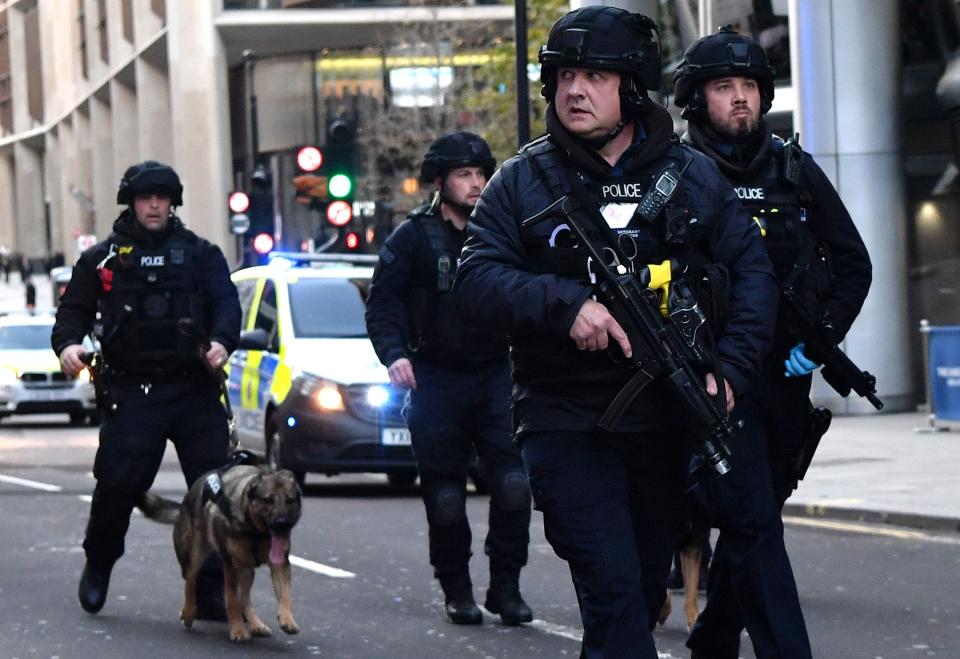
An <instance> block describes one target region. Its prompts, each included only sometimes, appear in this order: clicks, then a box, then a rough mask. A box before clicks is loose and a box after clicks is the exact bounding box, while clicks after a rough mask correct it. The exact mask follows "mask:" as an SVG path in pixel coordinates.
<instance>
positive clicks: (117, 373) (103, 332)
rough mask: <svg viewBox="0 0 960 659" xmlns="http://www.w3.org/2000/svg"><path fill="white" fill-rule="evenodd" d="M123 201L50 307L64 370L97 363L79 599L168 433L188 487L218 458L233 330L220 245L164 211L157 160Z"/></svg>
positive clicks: (92, 589)
mask: <svg viewBox="0 0 960 659" xmlns="http://www.w3.org/2000/svg"><path fill="white" fill-rule="evenodd" d="M117 203H118V204H120V205H123V206H126V208H125V209H124V210H123V211H122V212H121V213H120V216H119V217H118V218H117V220H116V221H115V222H114V224H113V232H112V233H111V234H110V235H109V236H108V237H107V239H106V240H104V241H102V242H100V243H98V244H97V245H95V246H93V247H91V248H90V249H88V250H87V251H85V252H83V254H81V255H80V258H79V260H78V261H77V264H76V266H75V267H74V269H73V275H72V278H71V280H70V283H69V284H68V286H67V289H66V291H65V293H64V294H63V298H62V300H61V302H60V306H59V309H58V310H57V320H56V323H55V325H54V328H53V334H52V345H53V349H54V350H55V351H56V353H57V354H58V355H59V357H60V364H61V367H62V368H63V371H64V372H65V373H67V374H70V375H76V374H77V373H79V372H80V371H81V370H82V369H83V368H84V367H86V361H87V358H88V354H87V348H86V347H84V345H83V340H84V337H85V336H87V335H88V334H90V333H91V332H92V333H93V334H94V336H95V337H96V338H97V339H98V340H99V344H100V351H101V352H100V355H99V356H98V357H97V359H98V360H100V359H101V358H102V361H101V362H100V363H99V364H97V365H96V369H95V378H96V385H97V389H98V399H99V403H100V407H101V411H102V414H103V423H102V425H101V427H100V446H99V449H98V450H97V455H96V458H95V462H94V467H93V472H94V476H95V478H96V481H97V483H96V487H95V488H94V492H93V501H92V503H91V505H90V519H89V522H88V524H87V529H86V536H85V539H84V542H83V548H84V552H85V553H86V565H85V567H84V570H83V574H82V576H81V578H80V586H79V598H80V605H81V606H82V607H83V609H84V610H86V611H88V612H90V613H96V612H98V611H99V610H100V609H101V608H102V607H103V605H104V602H105V601H106V597H107V589H108V586H109V583H110V574H111V571H112V569H113V565H114V563H115V562H116V561H117V559H119V558H120V556H122V555H123V552H124V536H125V535H126V532H127V528H128V526H129V523H130V513H131V511H132V510H133V507H134V505H135V504H136V503H137V501H138V499H139V498H140V496H141V495H142V493H143V492H146V491H147V490H148V489H149V488H150V485H151V484H152V483H153V479H154V477H155V476H156V474H157V472H158V470H159V469H160V464H161V461H162V458H163V454H164V450H165V449H166V443H167V440H168V439H169V440H171V441H172V442H173V443H174V445H175V446H176V449H177V455H178V457H179V459H180V466H181V469H182V471H183V475H184V477H185V478H186V481H187V484H188V485H189V484H191V483H192V482H193V481H194V480H196V479H197V478H198V477H199V476H200V475H202V474H203V473H205V472H207V471H210V470H212V469H216V468H217V467H219V466H221V465H222V464H224V462H226V460H227V452H228V427H227V420H226V414H225V411H224V408H223V406H222V404H221V403H220V401H219V397H220V386H219V380H218V379H216V378H215V376H214V375H213V373H214V372H215V371H216V370H217V369H219V368H221V367H222V366H223V364H224V363H225V362H226V360H227V357H228V355H229V354H230V352H231V351H232V350H233V349H234V348H235V347H236V345H237V342H238V341H239V335H240V318H241V311H240V303H239V299H238V297H237V290H236V287H235V286H234V285H233V282H232V281H231V280H230V272H229V267H228V265H227V261H226V259H225V258H224V255H223V253H222V252H221V251H220V248H219V247H217V246H216V245H213V244H211V243H210V242H208V241H206V240H204V239H203V238H200V237H199V236H197V235H196V234H194V233H193V232H192V231H190V230H188V229H187V228H186V227H185V226H184V223H183V222H182V221H181V219H180V218H179V217H178V216H177V215H176V213H175V210H176V208H177V207H178V206H180V205H181V204H182V203H183V186H182V184H181V182H180V178H179V177H178V176H177V173H176V172H175V171H174V170H173V169H172V168H171V167H169V166H168V165H165V164H162V163H159V162H156V161H152V160H147V161H144V162H141V163H138V164H135V165H132V166H131V167H129V168H128V169H127V170H126V171H125V172H124V174H123V178H122V179H121V181H120V187H119V190H118V191H117ZM198 609H199V611H198V615H199V617H201V618H205V619H217V620H225V619H226V617H225V611H224V609H223V575H222V570H221V568H220V566H219V564H218V562H211V563H210V564H208V565H207V566H206V567H205V569H204V570H203V572H202V573H201V575H200V577H199V578H198Z"/></svg>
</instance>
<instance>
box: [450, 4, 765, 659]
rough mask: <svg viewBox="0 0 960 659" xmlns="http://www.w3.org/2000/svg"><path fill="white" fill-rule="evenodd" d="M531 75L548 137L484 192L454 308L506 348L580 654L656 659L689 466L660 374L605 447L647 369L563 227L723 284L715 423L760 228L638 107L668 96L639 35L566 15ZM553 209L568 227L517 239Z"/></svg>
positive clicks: (630, 265)
mask: <svg viewBox="0 0 960 659" xmlns="http://www.w3.org/2000/svg"><path fill="white" fill-rule="evenodd" d="M539 59H540V64H541V81H542V82H543V90H542V93H543V95H544V96H545V97H546V99H547V101H548V106H547V111H546V128H547V131H548V134H547V135H546V136H545V137H543V138H540V139H538V140H534V141H533V142H531V143H530V144H528V145H527V146H526V147H524V148H523V149H522V151H521V153H520V154H519V155H518V156H516V157H514V158H512V159H510V160H508V161H506V162H505V163H504V164H503V166H502V167H501V169H500V170H499V171H498V172H497V174H495V175H494V177H493V178H492V179H491V181H490V183H489V184H488V185H487V187H486V188H485V189H484V191H483V193H482V194H481V195H480V199H479V201H478V202H477V206H476V210H475V212H474V215H473V217H472V220H471V224H470V227H469V229H468V231H469V238H468V239H467V242H466V244H465V247H464V252H463V262H462V263H461V266H460V270H459V271H458V284H457V286H458V298H459V300H460V302H461V304H462V305H463V307H464V310H465V311H466V312H467V313H469V314H470V315H471V317H476V318H477V319H478V320H480V319H482V320H484V321H486V322H489V323H492V324H493V325H495V326H497V327H500V328H502V329H503V330H505V331H507V332H508V333H509V336H510V341H511V360H512V363H513V378H514V390H513V395H514V409H513V417H514V423H515V426H516V432H517V438H518V441H519V443H520V446H521V450H522V455H523V459H524V464H525V466H526V468H527V473H528V475H529V480H530V485H531V490H532V493H533V498H534V502H535V505H536V507H537V508H538V509H539V510H541V511H542V512H543V516H544V527H545V531H546V537H547V539H548V540H549V542H550V543H551V545H552V546H553V548H554V551H555V552H556V553H557V555H558V556H559V557H560V558H562V559H564V560H565V561H567V562H568V564H569V566H570V570H571V573H572V577H573V582H574V586H575V589H576V593H577V597H578V600H579V605H580V612H581V617H582V620H583V628H584V635H583V648H582V652H581V656H584V657H656V656H657V652H656V649H655V647H654V641H653V636H652V633H651V630H652V629H653V626H654V625H655V623H656V615H657V612H658V610H659V608H660V606H661V604H662V603H663V596H664V592H665V583H666V577H667V572H668V570H669V564H670V557H671V554H672V548H673V542H674V536H675V534H676V527H677V523H678V518H679V507H680V501H681V494H682V492H683V486H684V481H685V479H686V475H687V467H688V463H689V460H690V457H691V453H690V442H688V441H685V440H684V437H685V436H686V433H685V432H684V428H685V425H684V420H685V416H686V414H685V412H684V411H683V410H682V409H681V408H680V407H679V405H678V399H679V396H677V395H675V392H674V391H673V390H672V389H671V387H670V383H668V382H667V378H666V377H658V378H655V379H653V381H652V382H649V383H648V384H647V386H646V387H645V388H643V389H642V390H641V391H640V392H639V394H638V395H637V396H636V397H635V398H634V399H633V402H632V403H631V404H630V405H629V406H627V407H626V408H625V409H622V410H621V411H622V416H621V417H620V420H619V423H617V424H616V425H615V427H614V428H613V429H612V430H603V429H601V428H600V427H599V424H601V423H603V418H604V413H605V411H606V410H608V409H609V408H611V407H613V406H612V405H611V401H613V400H614V398H615V397H616V396H617V395H618V393H619V392H621V390H623V388H624V385H625V384H626V383H628V382H630V381H633V380H634V378H636V377H637V376H640V377H644V372H643V369H640V368H638V367H637V366H636V364H640V363H648V364H649V365H650V366H651V369H653V368H656V367H657V365H656V364H654V363H653V362H652V361H649V362H647V361H645V355H646V354H648V351H650V353H649V354H652V349H651V348H650V346H649V345H643V344H642V343H639V342H638V343H637V344H634V343H633V342H631V341H629V340H628V339H627V333H626V331H625V328H624V326H623V324H622V322H621V321H622V320H623V318H622V317H621V318H615V317H614V316H613V315H612V314H611V310H610V309H609V308H608V307H607V306H606V305H604V304H603V303H601V302H599V301H598V300H596V299H594V296H595V295H600V294H601V293H603V291H604V288H605V287H604V286H598V285H597V284H598V283H599V280H598V278H597V272H598V271H597V266H596V263H595V262H594V259H593V258H592V257H590V256H588V254H587V252H586V251H585V250H584V244H583V243H584V241H583V240H581V238H580V237H579V236H577V235H574V234H573V233H572V232H571V230H570V229H571V222H572V220H573V219H576V220H577V225H582V227H585V234H584V235H588V236H589V237H590V242H591V243H593V242H595V243H596V244H598V245H600V246H601V248H602V252H603V254H605V255H606V259H605V260H607V261H609V262H608V263H607V265H609V266H610V267H611V268H616V270H617V271H618V272H624V271H632V272H635V273H636V274H637V275H639V274H640V273H641V271H642V270H644V269H646V270H651V269H650V268H648V267H647V265H648V264H660V266H661V278H662V274H663V273H662V268H663V266H664V262H666V268H667V272H668V273H670V275H669V276H670V277H679V275H680V274H681V273H683V272H684V271H686V272H688V273H690V278H689V280H690V281H698V282H699V280H700V276H701V273H702V274H703V275H704V276H706V275H707V273H711V272H712V273H715V274H717V276H716V277H713V278H712V279H713V280H714V282H715V286H714V287H713V288H714V289H715V290H714V292H715V294H716V295H715V296H714V297H716V298H717V299H718V301H721V302H722V301H723V300H726V299H728V298H729V300H730V303H729V305H723V304H722V303H721V304H718V305H717V306H718V308H720V307H724V309H725V312H726V315H727V316H728V320H727V322H726V325H725V328H724V330H723V333H722V334H720V335H718V336H717V343H716V348H717V351H716V352H717V354H718V355H719V360H718V361H719V368H718V369H716V370H715V371H714V372H713V373H711V374H709V375H706V382H705V380H704V375H698V376H697V381H696V386H697V387H705V388H706V391H707V392H708V393H709V394H710V395H711V396H714V398H712V399H710V400H711V401H712V403H711V404H716V405H717V406H718V407H720V408H724V409H726V410H729V409H731V408H732V407H733V405H734V403H735V397H736V396H738V395H740V393H741V392H743V391H744V388H745V387H746V386H747V383H748V382H749V381H750V379H751V378H752V377H753V375H754V372H755V370H756V368H757V366H758V365H759V363H760V360H761V358H762V356H763V354H764V353H765V350H766V348H767V346H768V345H769V343H770V339H771V336H772V331H773V320H774V309H775V306H774V305H775V301H776V285H775V281H774V278H773V272H772V270H771V267H770V262H769V260H768V259H767V256H766V254H765V253H764V250H763V245H762V244H761V238H760V232H759V228H758V227H757V226H756V225H755V224H754V223H752V222H751V221H750V219H749V216H748V215H747V214H746V213H745V212H744V210H743V208H742V206H741V205H740V203H739V201H738V200H737V197H736V195H735V194H734V192H733V190H732V189H731V187H730V186H729V185H728V184H727V183H726V182H725V181H724V180H723V178H722V177H721V176H720V174H719V172H718V171H717V169H716V166H715V165H714V164H713V163H712V162H711V161H710V160H709V159H708V158H705V157H704V156H702V155H701V154H699V153H697V152H695V151H693V150H692V149H689V148H688V147H684V146H682V145H680V144H679V142H678V140H677V139H676V137H675V136H674V134H673V124H672V121H671V119H670V116H669V114H668V113H667V112H666V111H665V110H664V109H663V108H662V107H660V106H658V105H655V104H654V103H653V102H652V101H651V100H650V99H649V97H648V94H647V90H650V89H657V88H659V87H660V86H661V80H660V48H659V33H658V30H657V27H656V24H655V23H654V22H653V21H652V20H650V19H649V18H647V17H645V16H642V15H639V14H633V13H629V12H627V11H624V10H622V9H619V8H615V7H596V6H592V7H584V8H581V9H577V10H575V11H572V12H570V13H568V14H566V15H565V16H563V17H562V18H560V19H559V20H558V21H557V22H556V23H555V24H554V25H553V27H552V29H551V30H550V34H549V37H548V40H547V44H546V46H544V47H543V48H541V50H540V55H539ZM565 197H566V198H567V202H568V203H569V202H570V200H571V199H573V200H575V201H574V203H573V204H572V205H573V207H574V211H572V212H566V211H565V213H566V214H561V213H560V212H558V213H556V215H555V216H552V217H550V218H548V220H545V221H543V222H537V223H536V224H531V223H529V222H528V223H526V225H525V224H524V221H525V220H526V219H529V218H531V216H534V215H538V214H539V215H540V217H544V214H543V213H542V211H544V210H545V209H547V208H548V207H550V206H551V205H552V204H554V203H556V202H558V201H559V200H562V199H563V198H565ZM598 251H599V250H598ZM670 260H672V261H674V263H670ZM722 273H726V274H727V275H728V276H727V277H724V276H722ZM724 280H726V281H728V283H729V285H728V286H724V285H723V281H724ZM673 283H674V284H677V283H678V281H673ZM671 288H673V287H672V286H671ZM703 288H704V289H707V288H708V287H707V286H704V287H703ZM607 290H608V291H609V288H607ZM701 302H702V301H701ZM656 313H659V312H656ZM717 371H719V373H717ZM721 373H722V375H723V378H722V379H720V378H715V377H713V375H714V374H721ZM717 380H720V382H723V381H725V386H723V387H721V386H720V384H719V383H718V381H717ZM721 389H723V390H725V393H724V394H722V395H721V394H720V391H721ZM701 393H702V390H701ZM702 395H703V394H702ZM733 450H736V448H735V447H734V449H733Z"/></svg>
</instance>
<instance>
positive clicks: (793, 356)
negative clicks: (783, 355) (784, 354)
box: [783, 343, 820, 378]
mask: <svg viewBox="0 0 960 659" xmlns="http://www.w3.org/2000/svg"><path fill="white" fill-rule="evenodd" d="M783 365H784V366H785V367H786V368H787V372H786V373H784V375H786V376H787V377H788V378H790V377H794V378H796V377H800V376H801V375H810V374H811V373H813V372H814V371H815V370H817V369H818V368H820V364H818V363H816V362H812V361H810V360H809V359H807V357H806V355H804V354H803V344H802V343H798V344H797V345H795V346H793V349H792V350H791V351H790V356H789V357H788V358H787V359H786V360H785V361H784V362H783Z"/></svg>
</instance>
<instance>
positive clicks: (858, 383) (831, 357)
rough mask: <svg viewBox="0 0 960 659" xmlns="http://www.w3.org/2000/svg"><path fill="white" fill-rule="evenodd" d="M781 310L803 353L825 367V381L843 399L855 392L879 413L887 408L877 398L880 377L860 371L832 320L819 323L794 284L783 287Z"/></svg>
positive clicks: (823, 319)
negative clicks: (840, 342)
mask: <svg viewBox="0 0 960 659" xmlns="http://www.w3.org/2000/svg"><path fill="white" fill-rule="evenodd" d="M781 307H782V308H783V310H784V311H785V312H786V313H785V314H784V316H783V317H784V321H785V322H786V326H787V332H789V333H790V335H791V336H792V337H793V338H794V339H796V340H797V341H801V342H803V344H804V348H803V353H804V354H805V355H806V356H807V357H808V358H810V359H811V360H812V361H815V362H817V363H818V364H822V365H823V368H822V369H820V374H821V375H822V376H823V379H824V380H826V381H827V384H829V385H830V386H831V387H833V388H834V389H835V390H836V392H837V393H838V394H840V395H841V396H843V397H847V396H849V395H850V391H851V390H852V391H855V392H856V393H857V394H858V395H859V396H862V397H863V398H866V399H867V400H868V401H870V404H871V405H873V406H874V407H875V408H877V409H878V410H882V409H883V401H881V400H880V399H879V398H877V378H876V376H874V375H871V374H870V373H869V372H867V371H862V370H860V367H859V366H857V365H856V364H854V363H853V362H852V361H851V360H850V358H849V357H847V356H846V355H845V354H844V353H843V351H842V350H841V349H840V348H838V347H837V345H836V342H835V341H834V340H833V336H834V329H833V323H832V322H831V321H830V318H829V317H827V316H824V317H823V318H821V319H820V320H819V321H815V320H814V319H813V317H812V316H811V314H810V313H808V312H807V310H806V309H805V308H804V306H803V304H802V303H801V301H800V298H799V295H798V293H797V291H796V290H795V288H794V285H793V284H792V283H791V284H789V285H787V286H784V287H783V290H782V293H781Z"/></svg>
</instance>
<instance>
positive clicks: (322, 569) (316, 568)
mask: <svg viewBox="0 0 960 659" xmlns="http://www.w3.org/2000/svg"><path fill="white" fill-rule="evenodd" d="M290 565H296V566H297V567H302V568H303V569H304V570H310V571H311V572H316V573H317V574H322V575H324V576H326V577H333V578H335V579H352V578H353V577H355V576H357V575H355V574H354V573H353V572H347V571H346V570H341V569H340V568H336V567H331V566H329V565H324V564H323V563H317V562H315V561H311V560H308V559H306V558H300V557H299V556H292V555H291V556H290Z"/></svg>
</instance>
